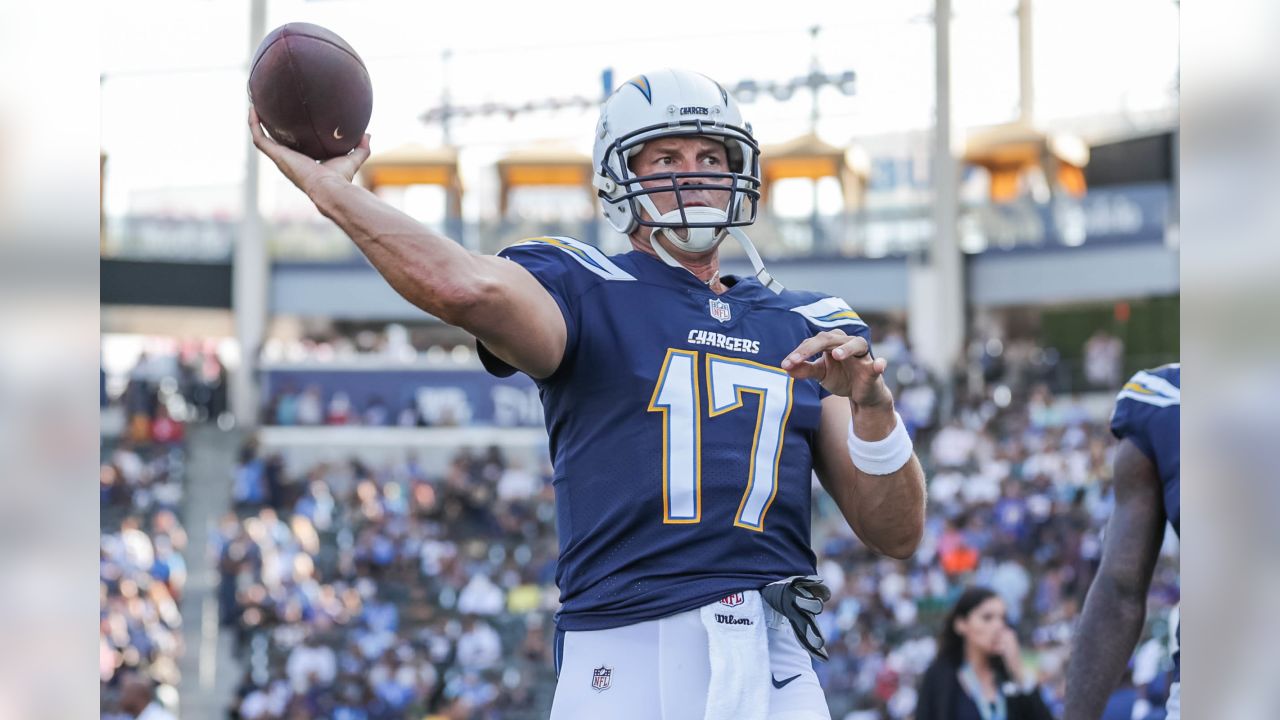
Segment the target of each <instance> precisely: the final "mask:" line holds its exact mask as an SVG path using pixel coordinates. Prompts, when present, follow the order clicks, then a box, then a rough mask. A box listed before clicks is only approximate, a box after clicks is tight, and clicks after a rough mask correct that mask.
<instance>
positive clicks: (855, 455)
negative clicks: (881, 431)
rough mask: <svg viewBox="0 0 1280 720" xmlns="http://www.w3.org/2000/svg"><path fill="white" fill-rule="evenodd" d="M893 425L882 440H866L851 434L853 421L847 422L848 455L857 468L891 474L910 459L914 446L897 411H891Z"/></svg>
mask: <svg viewBox="0 0 1280 720" xmlns="http://www.w3.org/2000/svg"><path fill="white" fill-rule="evenodd" d="M893 421H894V426H893V430H892V431H891V432H890V433H889V436H888V437H886V438H885V439H883V440H876V441H874V442H868V441H866V440H863V439H862V438H859V437H858V436H857V435H854V434H853V422H852V421H850V422H849V457H850V458H852V459H853V464H854V466H855V467H857V468H858V469H859V470H861V471H862V472H864V473H867V474H869V475H891V474H893V473H895V472H897V471H899V470H901V469H902V466H903V465H906V464H907V461H908V460H910V459H911V453H912V451H913V449H914V446H913V445H912V443H911V436H910V435H908V434H907V426H906V425H905V424H904V423H903V422H902V416H901V415H899V414H898V411H896V410H895V411H894V412H893Z"/></svg>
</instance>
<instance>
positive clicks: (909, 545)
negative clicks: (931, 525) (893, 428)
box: [846, 455, 925, 560]
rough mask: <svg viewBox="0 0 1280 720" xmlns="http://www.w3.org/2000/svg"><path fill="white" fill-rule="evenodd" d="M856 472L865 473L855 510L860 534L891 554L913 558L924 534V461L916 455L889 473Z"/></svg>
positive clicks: (872, 546)
mask: <svg viewBox="0 0 1280 720" xmlns="http://www.w3.org/2000/svg"><path fill="white" fill-rule="evenodd" d="M856 472H858V473H859V474H860V475H861V476H862V477H860V478H859V479H858V484H859V485H860V486H861V492H859V493H858V498H857V500H856V501H855V503H856V509H854V512H855V513H856V514H857V518H858V519H857V523H856V526H855V528H856V529H858V530H859V533H858V536H859V537H860V538H862V540H863V542H865V543H867V545H869V546H871V548H872V549H874V550H876V551H878V552H881V553H883V554H885V555H888V556H890V557H893V558H897V559H899V560H905V559H907V558H909V557H911V554H912V553H914V552H915V551H916V548H917V547H918V546H919V545H920V540H921V538H923V537H924V511H925V491H924V470H923V469H922V468H921V467H920V461H919V460H917V459H916V457H915V456H914V455H912V456H911V459H910V460H908V461H907V464H906V465H903V466H902V469H900V470H898V471H897V472H893V473H890V474H888V475H868V474H866V473H863V472H862V471H861V470H858V471H856ZM847 516H848V513H846V517H847ZM850 524H853V523H852V522H851V523H850Z"/></svg>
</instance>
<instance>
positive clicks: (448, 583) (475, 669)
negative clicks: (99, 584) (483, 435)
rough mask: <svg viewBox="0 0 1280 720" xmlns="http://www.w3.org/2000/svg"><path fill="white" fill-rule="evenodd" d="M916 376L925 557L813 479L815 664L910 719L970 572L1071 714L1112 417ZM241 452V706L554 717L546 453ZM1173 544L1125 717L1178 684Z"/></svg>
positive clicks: (1032, 396)
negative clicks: (373, 456)
mask: <svg viewBox="0 0 1280 720" xmlns="http://www.w3.org/2000/svg"><path fill="white" fill-rule="evenodd" d="M882 347H883V345H882ZM899 360H900V362H899V364H900V366H902V367H908V368H913V367H914V366H913V365H912V364H911V363H910V360H909V357H908V356H907V355H903V354H902V353H901V352H900V353H899ZM912 372H914V373H916V375H914V376H912V375H911V374H910V373H906V374H902V373H899V374H898V375H897V376H895V378H894V383H895V384H896V385H897V387H898V391H899V392H900V393H902V394H903V403H902V404H903V405H904V408H903V414H904V416H907V415H908V414H910V416H911V419H910V420H909V421H908V422H909V423H910V424H911V425H912V427H913V431H914V432H915V433H916V436H917V448H918V450H919V452H920V455H921V457H922V460H923V461H924V463H925V465H926V468H927V470H928V473H929V477H930V488H929V500H930V512H929V519H928V523H927V528H926V534H925V539H924V542H923V544H922V546H921V548H920V550H919V551H918V552H917V553H916V555H915V556H914V557H913V558H911V559H910V560H908V561H894V560H888V559H884V558H880V557H877V556H874V555H872V554H871V553H870V552H869V551H868V550H867V549H866V548H865V547H864V546H863V545H862V544H861V543H860V542H859V541H858V540H857V539H856V538H855V537H854V536H853V535H852V533H851V532H850V531H849V530H848V528H847V526H846V525H845V522H844V520H843V518H842V517H841V515H840V513H839V511H838V509H837V508H836V507H835V505H834V503H833V502H832V501H830V499H829V498H827V497H826V496H825V495H824V494H823V493H821V491H817V490H816V488H815V497H816V498H818V502H817V503H816V507H815V521H814V531H813V537H814V546H815V548H816V550H817V551H818V555H819V568H818V570H819V574H821V575H822V576H823V577H824V578H825V579H826V581H827V583H828V584H829V585H830V586H831V588H832V590H833V597H832V600H831V602H829V603H828V604H827V610H826V612H825V613H824V614H823V615H822V616H821V621H822V623H823V626H824V630H825V632H826V634H827V638H828V641H829V643H830V650H831V661H830V662H827V663H819V664H818V671H819V673H820V676H821V678H822V681H823V684H824V686H825V687H826V688H827V694H828V698H829V701H830V704H831V708H832V711H833V717H835V718H840V719H847V720H872V719H880V718H893V719H895V720H896V719H898V718H909V717H911V713H912V711H913V709H914V707H915V702H916V695H915V693H916V688H917V685H918V681H919V676H920V674H921V673H922V672H923V670H924V668H925V667H926V666H927V664H928V663H929V661H930V660H931V659H932V657H933V654H934V652H935V650H936V644H935V637H936V634H937V630H938V623H939V622H940V620H941V618H942V615H943V613H945V611H946V609H947V608H948V606H949V605H950V604H951V603H952V602H953V601H954V600H955V598H956V597H957V595H958V594H959V593H960V592H961V591H962V590H963V589H964V588H965V587H967V586H970V585H974V584H980V585H986V586H989V587H991V588H993V589H995V590H996V592H997V593H999V594H1000V596H1001V597H1002V598H1003V599H1004V600H1005V603H1006V605H1007V606H1008V607H1009V609H1010V610H1009V612H1010V620H1011V622H1012V623H1013V624H1014V625H1015V626H1016V628H1017V629H1018V632H1019V636H1020V639H1021V642H1022V647H1023V649H1024V650H1025V651H1026V653H1027V656H1028V665H1029V667H1031V668H1034V670H1035V672H1036V674H1037V677H1038V678H1039V679H1040V681H1041V683H1042V691H1043V693H1044V697H1045V700H1046V701H1047V702H1048V704H1049V705H1050V707H1051V708H1053V709H1054V710H1055V712H1060V711H1061V707H1062V698H1063V692H1064V690H1065V687H1064V681H1065V663H1066V660H1067V657H1066V655H1067V651H1068V647H1069V637H1070V632H1071V628H1072V624H1073V622H1074V620H1075V618H1076V617H1077V615H1078V613H1079V611H1080V608H1081V606H1082V603H1083V598H1084V593H1085V590H1086V589H1087V587H1088V584H1089V582H1090V581H1091V579H1092V576H1093V574H1094V572H1095V571H1096V568H1097V566H1098V562H1099V559H1100V558H1099V554H1100V550H1101V532H1102V529H1103V527H1104V525H1105V522H1106V518H1107V517H1108V515H1109V513H1110V508H1111V503H1112V497H1111V477H1110V453H1111V448H1112V447H1113V443H1112V441H1111V440H1110V438H1109V434H1108V430H1107V427H1106V423H1105V419H1104V418H1097V417H1093V416H1091V415H1090V413H1089V411H1087V410H1086V408H1085V407H1084V406H1082V405H1081V404H1079V403H1078V402H1075V401H1073V400H1071V399H1070V398H1068V399H1061V398H1056V397H1055V396H1053V395H1052V394H1050V393H1049V391H1048V388H1047V387H1046V386H1045V385H1043V384H1036V383H1030V384H1028V385H1027V386H1026V387H1025V388H1021V389H1019V391H1018V393H1017V394H1016V395H1014V396H1013V400H1012V401H1011V402H1004V403H998V402H996V399H994V398H993V397H991V395H993V394H994V390H991V389H985V388H984V389H983V390H982V391H981V392H980V393H977V394H973V395H965V394H960V395H958V396H957V398H956V399H955V400H954V403H955V405H954V408H953V412H951V413H950V414H949V417H951V418H952V419H950V420H948V421H945V422H941V423H939V422H938V421H937V420H936V418H938V417H940V416H941V415H940V414H939V412H938V405H939V402H940V400H939V397H940V396H941V393H940V392H939V389H938V388H936V387H935V386H933V385H932V384H931V383H930V382H928V378H927V374H925V373H924V372H923V370H919V369H914V370H913V371H912ZM904 378H905V379H908V380H910V382H904V381H903V380H904ZM240 467H241V470H240V471H239V472H238V479H237V487H239V488H244V489H246V490H247V489H249V488H255V487H256V488H257V489H256V490H252V491H246V492H244V493H241V494H240V495H239V496H240V497H241V498H242V499H241V501H240V504H239V505H238V512H237V513H236V514H231V515H228V516H227V517H226V518H225V519H224V521H223V525H222V528H221V530H220V532H219V540H218V547H217V552H218V557H219V568H220V571H221V573H222V591H221V593H220V597H221V602H222V607H223V611H224V615H223V618H224V622H226V623H228V624H229V625H231V626H232V627H235V628H236V630H237V632H238V635H239V637H240V645H241V652H242V654H243V655H244V657H245V658H246V667H248V668H249V670H247V671H246V675H245V678H244V681H243V683H242V685H241V689H240V692H239V695H238V698H237V701H236V708H237V710H238V712H239V716H240V717H244V718H253V719H258V720H262V719H272V718H310V717H343V718H384V717H385V718H391V717H423V716H433V715H438V716H440V717H477V718H525V717H545V714H546V712H547V710H548V708H549V707H550V699H551V696H552V693H553V688H554V677H553V674H552V669H551V668H552V665H551V661H550V658H549V657H548V650H549V648H550V646H551V635H550V630H551V618H552V615H553V613H554V611H555V608H556V604H557V603H556V597H557V590H556V588H555V586H554V582H553V578H554V563H555V557H556V541H555V524H554V512H553V503H554V496H553V493H552V490H551V487H550V483H549V469H548V468H542V469H540V470H539V471H537V472H531V471H530V470H529V469H526V468H520V467H513V466H512V465H511V464H510V463H508V462H507V461H506V459H505V458H504V456H503V453H502V452H501V450H500V449H499V448H490V449H488V450H487V451H485V452H483V453H473V452H470V451H463V452H461V453H460V454H459V455H458V456H457V457H456V458H455V459H454V460H453V462H452V464H451V465H450V467H449V470H448V472H446V473H445V474H444V475H443V476H433V475H431V474H429V473H426V472H424V471H423V470H422V469H421V467H419V466H418V464H417V463H416V461H415V460H414V459H413V457H412V456H409V457H408V458H407V459H406V460H404V461H403V462H400V463H395V464H391V465H387V466H383V467H369V466H366V465H363V464H361V463H360V462H358V461H350V462H347V463H341V464H320V465H317V466H315V467H312V468H310V469H309V470H308V471H307V472H306V473H304V474H303V475H302V476H300V477H284V474H283V473H284V471H283V467H282V465H281V463H280V462H279V458H265V459H263V458H259V457H258V456H257V453H256V451H255V450H254V449H253V448H252V446H248V447H247V448H246V450H245V453H244V455H243V457H242V462H241V466H240ZM1175 550H1176V548H1175V547H1174V546H1173V545H1172V544H1170V545H1168V546H1167V547H1166V548H1165V553H1164V556H1163V558H1162V561H1161V564H1160V566H1159V568H1158V570H1157V573H1156V578H1155V581H1154V583H1153V586H1152V601H1151V602H1152V612H1151V613H1150V622H1149V623H1148V628H1147V631H1146V635H1145V637H1144V643H1143V645H1142V646H1141V649H1140V650H1139V652H1138V660H1137V661H1136V662H1135V663H1134V665H1133V667H1131V669H1130V675H1129V677H1128V679H1127V684H1126V686H1125V687H1124V688H1122V692H1128V693H1129V694H1128V696H1126V697H1129V700H1128V703H1129V706H1130V708H1132V707H1135V706H1136V707H1137V708H1138V711H1136V712H1133V711H1131V712H1129V714H1126V715H1125V717H1129V718H1138V719H1139V720H1142V718H1145V717H1148V716H1146V715H1145V714H1143V712H1142V710H1143V708H1145V707H1156V706H1159V705H1160V704H1161V702H1162V696H1163V693H1165V692H1167V683H1168V670H1169V667H1168V651H1167V648H1166V647H1165V644H1166V643H1167V641H1168V622H1169V614H1170V611H1171V609H1172V608H1173V607H1174V606H1175V605H1176V603H1177V599H1178V579H1177V568H1176V560H1175V554H1174V552H1175ZM255 658H256V660H255ZM1156 717H1159V716H1158V715H1151V716H1150V718H1152V720H1154V718H1156Z"/></svg>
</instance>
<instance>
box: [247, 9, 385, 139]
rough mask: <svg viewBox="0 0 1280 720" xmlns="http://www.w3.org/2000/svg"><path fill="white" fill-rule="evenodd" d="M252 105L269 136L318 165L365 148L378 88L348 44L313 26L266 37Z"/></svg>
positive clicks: (252, 75)
mask: <svg viewBox="0 0 1280 720" xmlns="http://www.w3.org/2000/svg"><path fill="white" fill-rule="evenodd" d="M249 101H250V102H252V103H253V106H254V108H255V109H256V110H257V111H258V118H259V119H260V120H261V121H262V126H263V127H264V128H266V130H267V134H269V135H270V136H271V137H272V138H274V139H275V140H276V142H279V143H280V144H282V145H285V146H287V147H290V148H293V149H294V150H297V151H298V152H300V153H304V154H306V155H308V156H310V157H313V158H315V159H316V160H327V159H329V158H333V157H338V156H340V155H346V154H347V153H348V152H351V150H352V148H354V147H355V146H356V145H359V144H360V138H361V137H363V136H364V131H365V129H366V128H368V127H369V116H370V115H371V114H372V112H373V84H372V83H371V82H370V81H369V71H368V70H366V69H365V66H364V61H363V60H361V59H360V56H359V55H358V54H356V51H355V50H354V49H353V48H352V47H351V46H350V45H348V44H347V42H346V41H345V40H343V39H342V38H340V37H338V35H337V34H336V33H334V32H332V31H330V30H327V29H325V28H322V27H320V26H319V25H312V24H311V23H301V22H297V23H289V24H287V25H281V26H280V27H278V28H276V29H275V30H272V31H271V32H269V33H267V36H266V37H265V38H263V40H262V44H261V45H259V46H258V51H257V52H256V53H254V55H253V64H252V65H250V69H249Z"/></svg>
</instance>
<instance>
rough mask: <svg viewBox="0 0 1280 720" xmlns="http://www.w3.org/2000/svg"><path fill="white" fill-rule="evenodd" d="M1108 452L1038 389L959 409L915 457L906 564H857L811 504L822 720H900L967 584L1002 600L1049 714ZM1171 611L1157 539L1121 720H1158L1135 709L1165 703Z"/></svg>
mask: <svg viewBox="0 0 1280 720" xmlns="http://www.w3.org/2000/svg"><path fill="white" fill-rule="evenodd" d="M1112 447H1113V442H1112V441H1111V439H1110V437H1109V432H1108V429H1107V426H1106V423H1105V420H1102V421H1100V420H1098V419H1096V418H1091V417H1090V416H1089V413H1088V412H1087V411H1086V410H1085V409H1084V408H1083V407H1082V406H1080V405H1079V404H1077V403H1073V402H1071V401H1069V400H1068V401H1055V400H1054V399H1053V398H1052V396H1050V395H1049V393H1048V391H1047V389H1045V387H1044V386H1034V387H1033V388H1032V389H1031V392H1030V398H1029V399H1028V400H1027V401H1026V402H1021V403H1019V402H1015V403H1012V404H1010V405H1009V406H1008V407H1006V408H1004V409H1001V408H1000V407H998V405H997V403H995V402H994V401H993V400H992V399H991V398H975V399H971V400H965V401H963V402H961V403H960V405H959V407H958V411H957V412H956V414H955V417H954V419H952V420H950V421H948V422H946V423H944V424H942V426H941V427H939V428H937V429H936V431H934V432H931V433H929V434H928V435H927V438H926V439H925V440H924V442H923V443H922V444H918V445H917V450H918V451H919V454H920V455H921V458H922V461H923V462H924V463H925V466H926V469H927V471H928V474H929V480H930V481H929V514H928V519H927V522H926V529H925V537H924V541H923V543H922V545H921V547H920V549H919V550H918V551H917V552H916V554H915V555H914V556H913V557H912V558H911V559H910V560H908V561H905V562H898V561H890V560H886V559H883V558H877V557H876V556H873V555H872V554H871V553H869V552H868V551H867V550H866V548H865V547H864V546H862V545H861V544H860V543H858V542H857V540H856V539H855V538H853V537H852V536H851V535H850V534H849V533H848V531H847V530H845V529H844V528H843V527H842V526H841V523H842V520H841V518H840V516H839V513H838V511H837V510H836V508H835V506H834V503H832V502H831V501H830V500H829V499H827V498H825V497H822V499H821V500H820V501H819V505H820V507H819V510H818V515H819V518H820V520H819V521H818V523H817V524H816V525H815V530H814V541H815V547H816V548H817V549H818V551H819V558H820V560H819V567H818V572H819V574H820V575H822V576H823V577H824V578H825V579H826V580H827V582H828V584H830V585H831V587H832V589H833V597H832V600H831V602H829V603H828V604H827V611H826V612H825V613H824V614H823V615H822V616H821V617H820V619H821V621H822V623H823V624H824V628H825V630H826V632H827V637H828V639H829V640H830V641H831V642H832V645H833V648H832V653H831V654H832V660H831V662H829V663H819V664H818V672H819V674H820V676H821V677H822V679H823V684H824V687H826V688H827V691H828V698H829V700H830V703H831V706H832V710H833V717H836V718H848V719H849V720H873V719H875V720H878V719H880V718H894V719H895V720H896V719H898V718H908V717H910V716H911V712H912V711H913V710H914V708H915V704H916V699H917V698H916V691H917V688H918V686H919V681H920V676H921V674H922V673H923V671H924V670H925V668H926V667H927V665H928V664H929V662H930V661H931V660H932V659H933V656H934V653H935V652H936V641H935V638H936V635H937V632H938V630H939V623H940V621H941V619H942V616H943V615H944V614H945V612H946V610H947V609H948V607H949V606H950V605H951V604H952V603H953V602H954V601H955V599H956V597H957V596H958V595H959V593H960V592H961V591H962V590H963V589H964V588H965V587H967V586H971V585H982V586H986V587H990V588H992V589H994V590H995V591H996V592H997V594H999V595H1000V596H1001V598H1002V599H1003V600H1004V602H1005V605H1006V606H1007V607H1008V608H1009V621H1010V622H1011V624H1012V625H1013V626H1014V627H1015V628H1016V629H1017V631H1018V634H1019V639H1020V641H1021V644H1022V648H1023V650H1024V652H1026V653H1027V656H1028V666H1029V667H1031V668H1033V669H1034V671H1035V673H1036V676H1037V678H1038V679H1039V681H1040V683H1041V691H1042V693H1043V696H1044V699H1045V700H1046V703H1047V704H1048V705H1049V707H1050V708H1051V709H1052V710H1053V711H1054V713H1055V714H1060V713H1061V710H1062V704H1063V695H1064V692H1065V678H1066V673H1065V667H1066V662H1067V659H1068V658H1067V654H1068V650H1069V646H1070V633H1071V631H1072V627H1073V625H1074V622H1075V620H1076V618H1077V616H1078V615H1079V612H1080V609H1081V607H1082V605H1083V601H1084V595H1085V591H1086V590H1087V589H1088V585H1089V583H1090V582H1091V581H1092V578H1093V575H1094V573H1095V572H1096V570H1097V567H1098V563H1099V561H1100V554H1101V548H1102V543H1101V533H1102V530H1103V528H1104V527H1105V524H1106V520H1107V518H1108V517H1109V515H1110V512H1111V508H1112V503H1113V497H1112V491H1111V472H1110V455H1111V452H1112ZM1170 537H1171V534H1170ZM1177 601H1178V574H1177V562H1176V546H1175V545H1174V543H1173V541H1172V540H1169V541H1168V542H1167V543H1166V546H1165V548H1164V552H1163V553H1162V558H1161V561H1160V564H1159V566H1158V568H1157V571H1156V575H1155V579H1154V581H1153V583H1152V592H1151V601H1150V604H1151V611H1150V613H1149V622H1148V627H1147V629H1146V632H1145V636H1144V642H1143V645H1142V646H1141V648H1140V650H1139V652H1138V654H1137V657H1138V661H1137V662H1135V663H1134V665H1133V667H1131V669H1130V675H1129V678H1128V680H1127V683H1128V684H1127V685H1126V687H1125V688H1122V690H1124V691H1125V692H1128V693H1129V694H1128V695H1127V696H1126V697H1129V701H1128V702H1129V707H1128V709H1127V711H1126V712H1125V714H1123V717H1125V718H1137V719H1138V720H1142V719H1143V718H1147V717H1150V718H1152V720H1154V718H1156V717H1162V716H1161V715H1151V716H1148V715H1147V714H1146V712H1145V708H1151V707H1157V706H1160V705H1162V703H1163V697H1164V695H1165V694H1166V693H1167V690H1168V682H1169V679H1170V678H1169V675H1168V672H1169V670H1170V664H1169V659H1168V658H1169V649H1168V647H1167V644H1168V642H1169V619H1170V613H1171V612H1172V609H1173V607H1174V606H1176V604H1177ZM1135 707H1136V710H1134V708H1135ZM1117 717H1119V716H1117Z"/></svg>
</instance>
